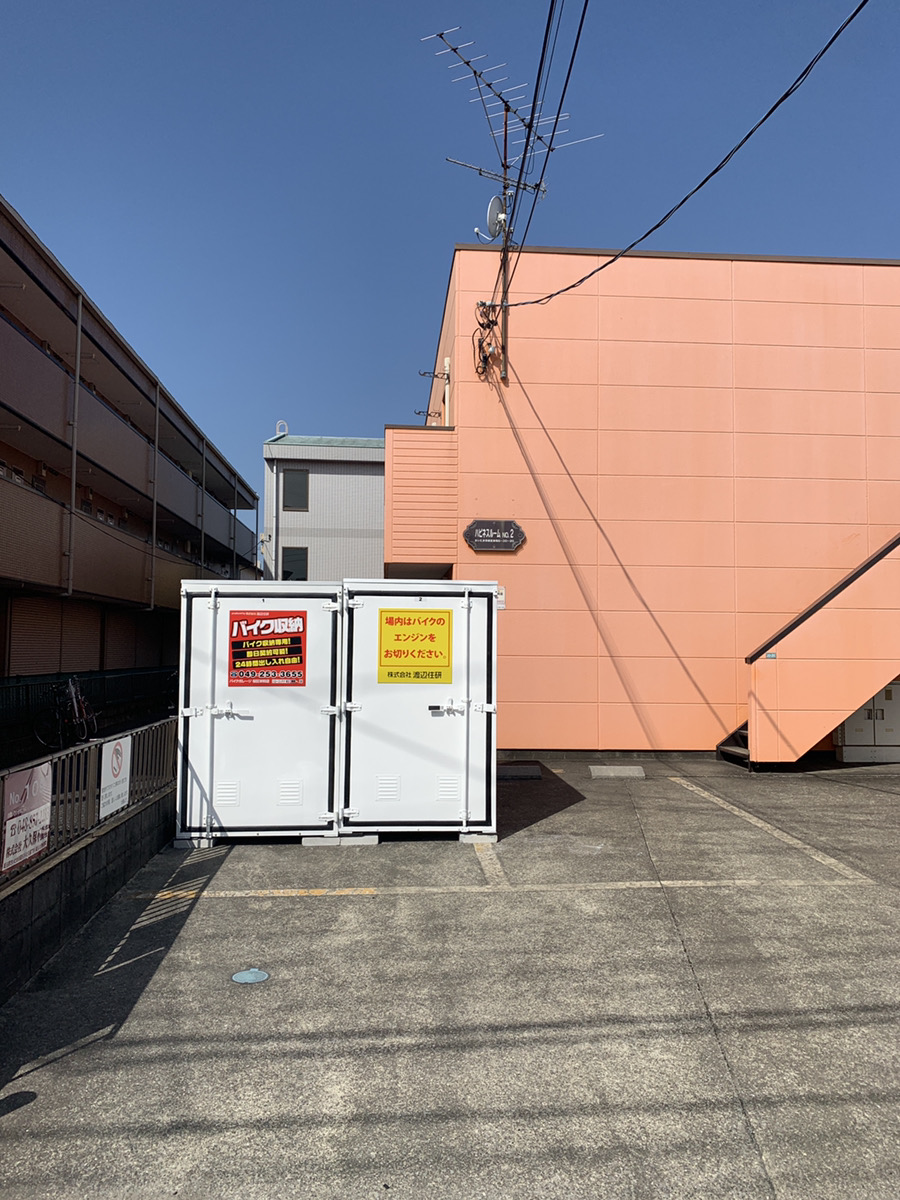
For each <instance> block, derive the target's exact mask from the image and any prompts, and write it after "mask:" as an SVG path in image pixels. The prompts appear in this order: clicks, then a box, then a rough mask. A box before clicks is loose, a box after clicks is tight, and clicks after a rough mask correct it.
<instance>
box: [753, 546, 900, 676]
mask: <svg viewBox="0 0 900 1200" xmlns="http://www.w3.org/2000/svg"><path fill="white" fill-rule="evenodd" d="M898 546H900V533H898V534H895V536H894V537H892V538H891V539H890V541H887V542H885V544H884V545H883V546H881V547H880V549H878V550H876V551H875V553H874V554H870V555H869V557H868V558H867V559H864V560H863V562H861V563H860V564H859V566H858V567H854V568H853V570H852V571H851V572H850V573H849V574H848V575H845V576H844V577H843V579H839V580H838V582H837V583H835V584H833V585H832V586H831V587H830V588H829V589H828V591H827V592H823V593H822V595H821V596H820V597H819V598H818V600H813V602H812V604H809V605H807V607H806V608H804V609H803V611H802V612H799V613H798V614H797V616H796V617H791V619H790V621H788V623H787V624H786V625H782V627H781V628H780V629H779V630H778V632H777V633H773V634H772V636H771V637H770V638H767V639H766V641H764V642H763V644H762V645H761V646H758V647H757V648H756V649H755V650H754V651H753V653H752V654H748V655H747V657H746V658H745V659H744V662H745V663H755V662H756V660H757V659H759V658H762V656H763V655H764V654H765V653H766V651H767V650H771V649H772V647H773V646H776V645H777V644H778V643H779V642H780V641H781V639H782V638H785V637H787V635H788V634H789V633H793V632H794V630H795V629H798V628H799V627H800V626H801V625H802V624H803V623H804V621H808V620H809V618H810V617H814V616H815V615H816V613H817V612H819V610H820V609H822V608H824V607H825V605H826V604H830V603H831V601H832V600H833V599H834V598H835V597H836V596H839V595H840V594H841V592H843V591H845V590H846V589H847V588H848V587H850V585H851V584H852V583H856V581H857V579H859V578H860V577H861V576H863V575H865V573H866V571H869V570H871V568H872V567H874V566H875V565H876V564H877V563H880V562H881V560H882V559H883V558H887V556H888V555H889V554H891V553H892V552H893V551H894V550H896V549H897V547H898Z"/></svg>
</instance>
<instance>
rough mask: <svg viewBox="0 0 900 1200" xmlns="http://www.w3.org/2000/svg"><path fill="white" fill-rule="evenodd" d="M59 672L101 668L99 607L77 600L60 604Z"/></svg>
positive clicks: (97, 669)
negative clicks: (60, 651) (60, 639)
mask: <svg viewBox="0 0 900 1200" xmlns="http://www.w3.org/2000/svg"><path fill="white" fill-rule="evenodd" d="M59 669H60V670H61V671H99V670H100V606H99V605H98V604H89V603H86V602H84V601H80V600H66V601H63V605H62V653H61V654H60V668H59Z"/></svg>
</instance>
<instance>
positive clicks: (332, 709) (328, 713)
mask: <svg viewBox="0 0 900 1200" xmlns="http://www.w3.org/2000/svg"><path fill="white" fill-rule="evenodd" d="M340 711H341V710H340V709H339V708H338V707H337V705H336V704H323V705H322V707H321V708H320V709H319V712H320V713H321V714H322V716H323V717H336V716H337V715H338V713H339V712H340Z"/></svg>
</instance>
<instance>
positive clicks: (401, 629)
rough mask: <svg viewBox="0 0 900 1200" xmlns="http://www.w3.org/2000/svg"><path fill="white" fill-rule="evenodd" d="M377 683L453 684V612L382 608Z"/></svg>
mask: <svg viewBox="0 0 900 1200" xmlns="http://www.w3.org/2000/svg"><path fill="white" fill-rule="evenodd" d="M378 682H379V683H452V682H453V614H452V612H451V611H450V610H449V609H446V608H443V609H436V608H380V609H379V610H378Z"/></svg>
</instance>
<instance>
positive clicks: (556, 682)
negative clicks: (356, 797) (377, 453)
mask: <svg viewBox="0 0 900 1200" xmlns="http://www.w3.org/2000/svg"><path fill="white" fill-rule="evenodd" d="M603 261H604V258H603V256H601V255H591V254H587V253H577V254H573V253H565V252H555V253H547V252H536V251H531V252H526V253H524V254H522V256H521V258H520V260H519V263H518V265H517V268H516V272H515V276H514V283H513V289H512V292H511V294H510V301H511V303H512V304H513V305H514V304H516V302H518V301H522V300H528V299H531V298H536V297H538V296H541V295H543V294H546V293H547V292H550V291H552V290H553V289H554V288H557V287H560V286H564V285H565V284H568V283H570V282H572V281H573V280H574V279H576V278H579V277H580V276H582V275H584V274H586V273H587V272H588V271H590V270H591V269H592V268H593V267H594V266H597V265H599V264H600V263H601V262H603ZM497 266H498V256H497V253H496V251H492V250H481V249H476V248H462V249H459V250H457V253H456V259H455V263H454V270H453V273H452V275H451V281H450V296H449V299H448V303H447V306H446V309H445V318H444V323H443V327H442V330H441V335H440V341H439V352H440V354H441V355H442V356H447V357H449V358H450V361H451V371H450V374H451V385H450V412H451V416H452V421H453V426H454V429H453V430H452V431H451V430H449V429H440V430H438V429H421V430H417V431H403V433H404V436H405V437H406V440H405V441H404V442H403V445H402V460H403V465H401V464H400V459H399V458H398V459H396V460H395V461H394V462H393V466H392V467H389V469H388V470H389V474H388V479H389V486H388V489H387V499H386V504H387V512H386V529H387V530H389V531H390V530H393V529H394V526H395V523H396V526H397V527H396V530H395V532H393V533H391V532H388V533H386V538H387V539H390V538H392V537H393V539H394V540H393V542H389V545H390V547H391V548H390V552H389V553H387V552H386V557H387V559H388V561H389V562H391V561H393V562H401V561H419V562H427V561H429V558H430V557H431V555H432V554H433V551H432V549H431V548H430V547H429V545H428V542H429V539H431V540H434V539H433V538H432V535H431V534H430V532H429V530H428V529H427V528H420V533H419V534H418V535H416V534H415V532H414V531H412V532H411V531H410V529H409V527H408V523H406V524H405V528H404V529H403V530H402V537H400V533H401V530H400V525H401V523H402V522H401V513H402V512H403V511H405V512H406V513H407V514H408V513H409V511H411V509H414V508H415V504H416V492H417V490H418V492H419V493H420V494H421V496H422V497H423V498H424V496H425V494H426V493H427V492H428V488H429V482H428V479H427V478H426V476H427V473H428V472H427V470H424V471H423V470H422V469H421V465H419V466H416V463H417V462H418V463H419V464H422V463H425V462H427V461H428V458H429V456H431V457H432V458H434V457H435V452H436V445H435V443H434V441H433V440H432V439H434V438H435V437H437V438H443V439H444V440H445V442H446V441H447V440H448V439H453V441H454V442H455V453H456V455H457V459H456V471H457V488H456V494H455V511H454V510H451V506H450V504H449V502H448V501H447V497H448V496H449V495H450V491H451V490H452V489H447V487H446V480H445V479H443V477H442V484H441V486H442V488H443V493H442V497H441V511H442V522H443V524H442V528H445V527H446V524H447V522H448V521H449V522H450V523H451V524H454V523H455V528H456V540H455V553H454V556H453V558H452V559H442V561H453V563H454V574H455V576H456V577H457V578H466V579H472V578H476V579H477V578H481V579H498V580H500V582H502V583H503V584H505V585H506V588H507V603H508V609H507V611H506V612H505V613H504V614H502V616H501V620H500V635H499V636H500V658H501V662H500V702H501V705H500V718H499V720H500V726H499V739H500V744H501V745H502V746H504V747H508V748H525V747H533V748H538V747H540V748H549V747H566V748H585V749H597V748H600V749H603V748H617V749H649V748H657V749H709V748H711V747H713V746H715V744H716V743H717V742H718V741H719V740H721V738H722V737H723V736H724V735H725V734H727V733H728V732H729V731H731V730H732V729H734V728H735V727H736V726H737V725H738V724H739V723H740V721H742V720H743V719H745V717H746V716H747V707H748V697H749V695H750V682H751V681H750V668H749V667H748V666H747V665H746V664H745V663H744V657H745V655H747V654H748V653H749V652H751V651H752V650H753V649H754V648H755V647H756V646H757V645H758V644H760V643H761V642H762V641H763V640H764V639H765V638H767V637H768V636H770V635H771V634H773V633H774V632H775V631H776V630H777V629H779V628H780V627H781V626H782V625H784V624H785V623H786V622H787V621H788V620H790V619H791V618H792V617H793V616H794V615H795V614H797V613H798V612H799V611H800V610H802V609H803V608H804V607H805V606H806V605H808V604H809V603H810V602H812V601H813V600H814V599H815V598H816V597H817V596H819V595H821V594H822V593H823V592H824V591H825V590H826V589H827V588H828V587H830V586H831V585H833V584H834V583H835V582H837V580H839V579H840V578H841V577H842V576H844V575H845V574H847V572H848V571H850V570H852V569H853V568H854V567H856V566H857V565H858V564H859V563H860V562H861V561H862V560H863V559H865V558H866V557H867V556H868V555H869V554H870V553H871V552H872V551H874V550H875V549H877V548H878V547H879V546H880V545H882V544H883V543H884V542H886V541H887V540H888V538H890V537H892V536H894V535H895V534H896V533H897V532H898V531H900V265H893V264H868V263H836V262H806V261H804V262H792V261H770V260H767V261H759V260H747V259H720V258H686V257H678V256H647V257H630V258H626V259H623V260H621V261H620V262H618V263H616V264H614V265H613V266H612V267H611V268H610V269H609V270H607V271H602V272H601V273H600V274H599V275H596V276H594V278H593V279H591V280H590V281H588V282H587V283H586V284H584V285H583V286H582V287H580V288H579V289H577V290H576V291H573V292H571V293H568V294H566V295H564V296H560V297H558V298H557V299H555V300H552V301H551V302H550V303H549V304H545V305H534V306H531V307H521V308H516V307H514V308H512V310H511V312H510V318H509V382H508V384H503V383H501V382H500V380H499V378H498V368H499V360H498V359H494V360H492V362H491V366H490V368H489V370H488V372H487V374H486V376H485V377H484V378H480V377H479V376H478V375H477V374H476V371H475V362H474V358H473V350H472V334H473V330H474V329H475V311H476V304H477V302H478V301H479V300H485V299H490V297H491V293H492V290H493V287H494V282H495V277H496V272H497ZM440 369H442V364H439V365H438V366H437V367H436V370H440ZM434 395H436V392H435V393H433V396H434ZM436 407H437V406H436V405H435V404H434V403H432V405H431V408H432V410H436ZM433 420H434V421H437V420H439V419H438V418H433ZM407 435H408V436H407ZM410 439H412V440H410ZM395 443H396V444H397V445H398V446H399V443H397V441H396V439H392V438H391V437H390V436H389V437H388V441H387V443H386V456H387V461H388V463H391V462H392V450H393V447H394V445H395ZM444 450H446V447H444ZM438 457H441V459H442V462H443V463H444V465H445V467H446V463H447V461H448V460H447V456H446V453H443V454H442V455H440V456H438ZM434 499H436V497H433V501H434ZM476 518H513V519H515V520H517V521H518V522H519V523H520V525H522V527H523V529H524V530H525V533H526V536H527V541H526V543H525V545H524V546H523V547H522V548H521V549H520V550H519V551H518V552H517V553H516V554H514V555H509V554H499V553H495V554H485V553H475V552H473V551H471V550H470V549H469V548H468V547H467V546H466V545H465V543H464V541H463V539H462V531H463V529H464V528H465V526H466V525H467V524H468V523H469V522H470V521H472V520H474V519H476ZM398 539H399V540H398ZM438 540H439V542H440V552H441V554H442V555H446V553H447V550H448V539H447V538H446V537H445V536H441V537H440V538H439V539H438ZM401 544H402V547H403V549H402V553H400V554H399V556H398V549H399V548H400V547H401ZM450 548H451V549H452V547H450ZM404 556H405V557H404ZM847 636H849V637H850V644H849V645H845V646H844V647H843V649H842V650H841V651H840V653H838V654H836V655H835V656H834V657H835V660H836V662H837V663H838V664H839V663H843V662H848V661H849V662H852V661H853V660H854V659H855V658H856V657H858V654H857V650H856V649H855V648H854V645H853V638H854V637H855V636H856V635H853V634H849V635H847ZM825 640H827V639H825ZM806 652H808V648H807V651H806ZM822 652H823V653H824V649H823V650H822ZM893 653H894V649H893V648H892V649H891V651H890V655H893ZM890 655H888V657H889V658H890ZM813 658H815V654H813ZM884 665H885V680H883V681H882V682H886V681H887V679H889V678H891V677H893V674H896V670H895V667H897V666H900V663H897V662H894V661H893V660H892V661H890V662H888V661H885V664H884ZM842 670H843V668H842V667H840V666H839V665H837V666H836V667H835V668H834V672H833V679H832V683H833V687H832V691H831V693H830V694H829V698H828V700H827V702H826V701H824V700H822V701H821V702H820V703H819V705H818V707H819V708H820V709H821V710H823V711H839V710H841V708H842V706H843V705H844V704H845V703H849V700H848V699H847V697H849V696H850V694H851V693H852V694H853V696H854V697H855V695H856V692H857V691H858V679H857V675H858V672H857V673H856V674H854V669H853V668H848V672H849V674H847V680H848V686H847V688H845V689H843V690H842V687H841V683H840V678H841V671H842ZM820 675H821V671H819V674H815V672H812V673H811V674H810V681H812V680H813V678H814V677H815V679H819V677H820ZM851 676H852V677H853V681H855V682H854V683H853V684H852V686H851V681H850V677H851ZM798 686H800V687H801V690H802V680H801V681H800V684H799V685H798ZM866 686H868V684H867V685H866ZM878 686H881V685H880V684H876V687H875V688H873V691H874V690H877V687H878ZM862 699H863V700H864V699H865V697H863V698H862ZM859 702H860V703H861V702H862V701H859ZM853 707H856V704H855V703H854V704H853V705H852V706H851V707H850V708H847V709H846V712H847V713H849V712H850V711H852V708H853ZM835 723H836V722H835ZM812 724H813V725H815V727H816V728H818V726H819V725H821V721H819V722H818V723H816V722H813V723H812ZM824 732H826V733H827V730H824ZM821 736H822V734H821V733H819V734H818V735H817V736H816V738H814V739H813V740H814V741H817V740H818V738H819V737H821ZM810 744H812V743H810ZM804 748H806V747H804Z"/></svg>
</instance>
